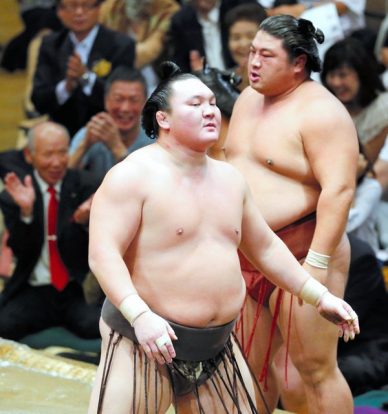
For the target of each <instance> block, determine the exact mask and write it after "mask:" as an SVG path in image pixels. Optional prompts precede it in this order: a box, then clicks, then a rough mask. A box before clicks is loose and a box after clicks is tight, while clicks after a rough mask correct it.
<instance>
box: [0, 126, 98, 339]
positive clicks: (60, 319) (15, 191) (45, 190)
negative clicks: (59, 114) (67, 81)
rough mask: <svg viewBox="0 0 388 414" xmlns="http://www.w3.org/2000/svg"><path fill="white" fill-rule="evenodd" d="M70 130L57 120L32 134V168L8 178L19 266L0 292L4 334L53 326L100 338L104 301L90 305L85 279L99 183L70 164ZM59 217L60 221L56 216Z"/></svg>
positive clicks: (5, 205)
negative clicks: (90, 221) (93, 198)
mask: <svg viewBox="0 0 388 414" xmlns="http://www.w3.org/2000/svg"><path fill="white" fill-rule="evenodd" d="M68 148H69V135H68V133H67V131H66V130H65V128H63V127H62V126H61V125H58V124H55V123H52V122H43V123H41V124H38V125H37V126H35V127H34V128H32V130H31V131H30V133H29V137H28V144H27V150H26V155H27V157H28V160H29V162H30V163H31V165H32V167H33V169H34V170H33V173H32V174H31V175H27V176H26V177H25V178H24V179H23V180H21V179H19V178H18V177H17V175H16V174H15V173H13V172H11V173H9V174H7V175H6V177H5V179H4V186H5V190H4V191H3V192H2V193H1V195H0V207H1V210H2V212H3V216H4V222H5V226H6V228H7V230H8V232H9V239H8V245H9V247H11V249H12V251H13V253H14V255H15V258H16V267H15V270H14V272H13V274H12V276H11V277H10V278H9V279H8V280H7V282H6V284H5V287H4V290H3V291H2V293H1V294H0V336H1V337H3V338H8V339H12V340H19V339H21V338H23V337H25V336H26V335H29V334H33V333H35V332H38V331H40V330H43V329H46V328H49V327H52V326H58V325H61V326H64V327H66V328H67V329H69V330H70V331H72V332H73V333H75V334H76V335H78V336H80V337H83V338H98V337H99V329H98V320H99V316H100V308H99V307H98V306H94V305H87V304H86V302H85V299H84V294H83V290H82V286H81V283H82V282H83V279H84V278H85V276H86V274H87V272H88V270H89V267H88V231H87V225H88V219H89V212H90V197H91V195H92V194H93V193H94V192H95V190H96V189H97V187H98V184H99V182H98V181H97V180H96V179H95V178H94V177H93V176H91V175H90V174H89V173H87V172H85V171H72V170H68V167H67V163H68ZM56 221H57V223H56Z"/></svg>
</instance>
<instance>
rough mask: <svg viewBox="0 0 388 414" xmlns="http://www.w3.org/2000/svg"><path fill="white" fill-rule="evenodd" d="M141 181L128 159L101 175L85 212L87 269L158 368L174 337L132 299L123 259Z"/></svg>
mask: <svg viewBox="0 0 388 414" xmlns="http://www.w3.org/2000/svg"><path fill="white" fill-rule="evenodd" d="M144 177H147V174H145V172H144V170H143V169H142V168H141V166H139V165H137V164H136V163H133V162H131V161H130V160H128V159H127V160H125V161H123V162H121V163H120V164H118V165H116V166H114V167H113V168H112V169H111V170H110V171H109V172H108V174H107V175H106V177H105V179H104V181H103V183H102V184H101V186H100V188H99V189H98V190H97V192H96V194H95V196H94V198H93V203H92V208H91V214H90V224H89V266H90V269H91V271H92V272H93V273H94V275H95V276H96V278H97V280H98V282H99V284H100V286H101V287H102V289H103V290H104V292H105V294H106V295H107V297H108V298H109V300H110V301H111V302H112V303H113V304H114V305H115V306H116V307H117V308H118V309H120V310H121V312H122V313H123V315H124V316H125V317H126V318H127V319H128V321H129V322H130V323H131V325H132V326H133V327H134V329H135V333H136V336H137V339H138V341H139V343H140V344H141V345H142V347H143V349H144V351H145V352H146V354H147V356H148V358H149V359H151V360H152V359H154V358H155V359H156V360H157V361H158V362H159V363H161V364H163V363H165V361H167V362H171V358H173V357H174V356H175V351H174V348H173V346H172V343H171V339H176V336H175V334H174V331H173V330H172V328H171V327H170V326H169V324H168V323H167V322H166V321H165V320H164V319H162V318H160V317H159V316H158V315H156V314H155V313H153V312H152V311H150V310H149V308H148V305H147V304H146V303H145V302H144V301H143V300H142V299H141V298H140V296H138V293H137V291H136V288H135V286H134V285H133V283H132V280H131V275H130V273H129V270H128V268H127V266H126V263H125V261H124V259H123V257H124V255H125V253H126V251H127V249H128V247H129V246H130V244H131V242H132V240H133V239H134V237H135V235H136V233H137V231H138V229H139V225H140V222H141V217H142V206H143V203H144V201H145V199H146V188H147V186H146V183H145V182H144V181H145V180H144ZM166 335H167V336H166ZM165 336H166V337H167V339H168V343H167V344H166V345H165V346H162V347H159V348H158V347H157V346H156V342H155V341H156V340H157V339H158V338H161V337H165ZM170 338H171V339H170ZM162 355H163V356H162Z"/></svg>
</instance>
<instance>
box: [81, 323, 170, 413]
mask: <svg viewBox="0 0 388 414" xmlns="http://www.w3.org/2000/svg"><path fill="white" fill-rule="evenodd" d="M100 332H101V337H102V347H101V361H100V364H99V367H98V369H97V375H96V380H95V384H94V387H93V391H92V395H91V400H90V405H89V411H88V413H89V414H92V413H93V414H95V413H97V405H98V399H99V394H100V389H101V377H102V375H103V370H104V365H105V358H106V352H107V347H108V343H109V337H110V332H111V329H110V328H109V326H107V325H106V323H105V322H104V321H103V320H102V319H100ZM117 338H118V335H117V333H115V334H114V337H113V342H114V341H115V340H117ZM111 346H112V345H111ZM108 363H109V355H108ZM171 402H172V390H171V386H170V381H169V378H168V374H167V371H166V368H165V367H161V366H157V365H155V363H153V362H149V361H147V359H146V357H145V355H144V353H142V352H140V351H137V352H134V345H133V343H132V341H130V340H128V339H127V338H124V337H123V338H121V340H120V342H119V343H118V345H117V347H116V349H115V351H114V356H113V359H112V362H111V368H110V373H109V375H108V381H107V385H106V388H105V393H104V401H103V410H102V413H104V414H105V413H106V414H111V413H114V414H128V413H132V414H135V413H136V414H137V413H145V412H148V411H150V412H152V413H154V412H155V413H160V414H162V413H163V414H164V413H165V412H166V411H167V409H168V407H169V406H170V404H171ZM147 405H148V410H147Z"/></svg>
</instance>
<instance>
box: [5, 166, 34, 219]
mask: <svg viewBox="0 0 388 414" xmlns="http://www.w3.org/2000/svg"><path fill="white" fill-rule="evenodd" d="M4 188H5V190H6V191H7V192H8V193H9V195H10V196H11V197H12V198H13V200H14V201H15V203H16V204H17V205H18V206H19V207H20V210H21V214H22V216H24V217H30V216H31V215H32V211H33V206H34V202H35V198H36V195H35V189H34V186H33V184H32V178H31V176H30V175H26V177H25V178H24V180H23V182H22V181H21V180H20V178H19V177H18V176H17V175H16V174H15V173H13V172H11V173H8V174H7V175H6V176H5V178H4Z"/></svg>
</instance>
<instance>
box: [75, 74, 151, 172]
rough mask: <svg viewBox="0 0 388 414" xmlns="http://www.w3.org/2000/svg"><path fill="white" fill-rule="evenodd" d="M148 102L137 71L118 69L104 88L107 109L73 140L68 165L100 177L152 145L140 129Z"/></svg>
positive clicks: (144, 83) (140, 76) (145, 88)
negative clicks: (135, 152) (145, 104)
mask: <svg viewBox="0 0 388 414" xmlns="http://www.w3.org/2000/svg"><path fill="white" fill-rule="evenodd" d="M146 99H147V87H146V81H145V79H144V77H143V75H142V74H141V73H140V72H139V71H138V70H137V69H130V68H127V67H124V66H120V67H118V68H116V69H115V70H114V71H113V73H112V74H111V76H110V77H109V78H108V80H107V83H106V87H105V109H106V112H100V113H98V114H96V115H95V116H93V118H92V119H91V120H90V121H89V122H88V124H87V125H86V127H84V128H82V129H81V130H80V131H78V133H77V134H76V135H75V136H74V138H73V140H72V142H71V146H70V161H69V165H70V167H73V168H83V169H87V170H90V171H92V172H93V173H94V174H96V175H98V176H99V177H101V176H102V177H103V176H104V175H105V173H106V172H107V171H108V170H109V169H110V168H111V167H112V166H113V165H114V164H116V163H117V162H118V161H121V160H122V159H123V158H125V157H126V156H127V155H128V154H130V153H131V152H133V151H135V150H137V149H139V148H141V147H144V146H145V145H148V144H150V143H151V142H152V141H151V140H150V139H149V138H148V137H147V136H146V134H145V132H144V131H143V129H142V128H141V125H140V116H141V111H142V109H143V106H144V103H145V101H146Z"/></svg>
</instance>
